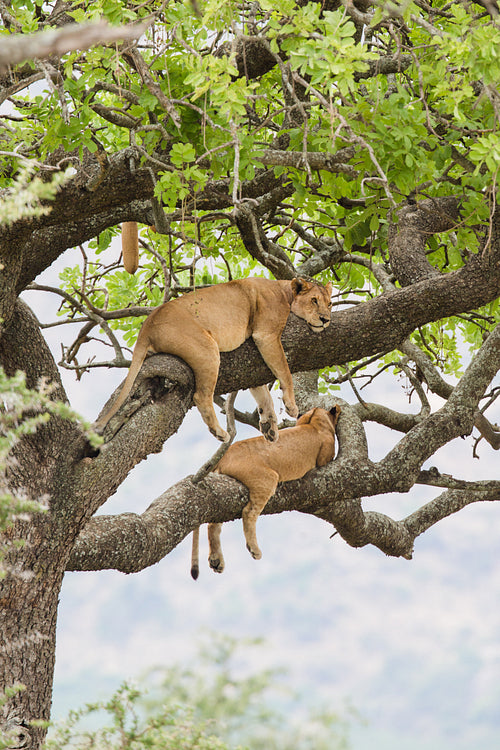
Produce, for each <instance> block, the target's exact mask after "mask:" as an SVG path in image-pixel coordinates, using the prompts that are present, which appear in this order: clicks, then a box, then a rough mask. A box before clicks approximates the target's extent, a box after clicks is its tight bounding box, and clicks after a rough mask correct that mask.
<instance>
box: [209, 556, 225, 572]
mask: <svg viewBox="0 0 500 750" xmlns="http://www.w3.org/2000/svg"><path fill="white" fill-rule="evenodd" d="M208 564H209V565H210V567H211V568H212V570H213V571H214V573H222V572H223V570H224V567H225V566H224V558H223V557H209V558H208Z"/></svg>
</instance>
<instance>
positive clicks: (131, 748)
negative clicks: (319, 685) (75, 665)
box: [46, 635, 355, 750]
mask: <svg viewBox="0 0 500 750" xmlns="http://www.w3.org/2000/svg"><path fill="white" fill-rule="evenodd" d="M261 643H262V642H261V641H260V640H259V639H252V640H241V641H238V640H236V639H233V638H230V637H221V636H216V635H213V636H211V638H210V639H209V640H208V641H207V643H206V645H203V646H202V647H201V648H200V650H199V653H198V656H197V658H196V664H195V666H194V667H192V668H185V667H182V666H180V665H176V666H173V667H171V668H169V669H156V670H153V671H152V672H150V673H149V674H148V675H147V677H146V679H145V680H144V682H145V685H146V686H147V689H146V688H142V687H138V688H137V687H132V686H130V685H122V686H121V687H120V689H119V690H118V691H117V692H116V693H115V694H114V695H113V696H112V697H111V699H110V700H108V701H104V702H102V703H95V704H89V705H87V706H86V707H85V708H83V709H81V710H79V711H72V712H71V713H70V715H69V717H68V719H67V720H66V721H65V722H63V724H62V725H60V726H57V727H55V728H54V730H53V732H52V736H51V738H50V739H49V741H48V742H47V745H46V750H68V749H69V748H71V747H78V748H79V749H82V750H83V749H84V748H87V747H88V748H96V749H97V750H99V749H100V748H103V750H104V748H110V750H114V749H115V748H116V750H118V748H120V750H140V748H152V749H155V748H157V749H158V750H160V749H161V750H188V749H189V750H191V748H192V749H193V750H195V749H196V750H229V748H231V750H238V749H241V750H286V749H287V748H294V750H348V748H349V747H350V744H349V740H348V731H349V724H348V721H347V718H345V717H341V716H339V715H338V714H336V713H335V712H333V711H331V710H330V709H328V710H327V709H326V708H325V707H321V706H319V707H315V708H314V710H310V709H309V708H308V707H307V705H305V700H304V699H305V696H295V695H292V694H291V693H290V691H287V690H286V689H285V688H284V687H283V684H282V683H280V680H279V678H280V676H282V673H283V671H282V670H265V671H259V670H254V669H248V667H245V666H242V665H244V664H245V663H247V662H248V661H249V660H250V661H252V659H253V658H255V656H256V654H255V650H256V649H258V647H259V646H260V645H261ZM354 716H355V714H353V713H352V712H351V716H350V718H354ZM96 724H98V726H99V728H97V729H96V728H95V726H96Z"/></svg>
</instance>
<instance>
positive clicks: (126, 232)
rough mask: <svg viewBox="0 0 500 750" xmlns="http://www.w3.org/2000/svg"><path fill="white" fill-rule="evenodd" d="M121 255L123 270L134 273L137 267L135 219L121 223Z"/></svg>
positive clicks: (137, 237)
mask: <svg viewBox="0 0 500 750" xmlns="http://www.w3.org/2000/svg"><path fill="white" fill-rule="evenodd" d="M122 256H123V265H124V267H125V270H126V271H128V272H129V273H135V272H136V271H137V268H138V267H139V233H138V228H137V222H136V221H124V222H123V224H122Z"/></svg>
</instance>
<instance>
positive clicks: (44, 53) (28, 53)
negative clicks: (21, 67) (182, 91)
mask: <svg viewBox="0 0 500 750" xmlns="http://www.w3.org/2000/svg"><path fill="white" fill-rule="evenodd" d="M146 28H147V26H146V25H145V24H134V25H132V26H119V27H113V26H109V25H108V24H107V23H106V22H105V21H98V22H97V23H89V24H69V25H68V26H63V27H62V28H60V29H49V30H47V31H40V32H39V33H37V34H20V35H19V36H11V37H6V36H2V47H1V49H0V72H1V71H2V68H6V67H7V66H8V65H15V64H16V63H20V62H22V61H23V60H28V59H29V60H33V59H34V58H35V57H37V58H42V59H43V58H46V57H50V56H51V55H57V56H58V57H59V56H60V55H63V54H64V53H65V52H71V51H72V50H76V49H88V48H89V47H92V46H93V45H95V44H109V43H110V42H116V41H119V40H123V39H138V38H139V37H140V36H141V34H143V33H144V31H145V30H146Z"/></svg>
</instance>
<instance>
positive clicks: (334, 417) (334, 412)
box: [328, 404, 340, 427]
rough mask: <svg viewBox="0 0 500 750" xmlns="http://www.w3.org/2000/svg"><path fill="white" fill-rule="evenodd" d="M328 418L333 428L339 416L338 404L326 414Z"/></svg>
mask: <svg viewBox="0 0 500 750" xmlns="http://www.w3.org/2000/svg"><path fill="white" fill-rule="evenodd" d="M328 416H329V417H330V421H331V423H332V424H333V426H334V427H335V426H336V424H337V422H338V418H339V416H340V406H339V405H338V404H336V405H335V406H333V407H332V408H331V409H330V411H329V412H328Z"/></svg>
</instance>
